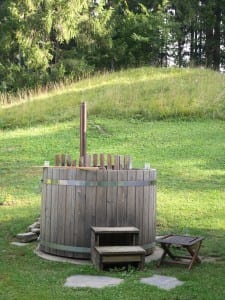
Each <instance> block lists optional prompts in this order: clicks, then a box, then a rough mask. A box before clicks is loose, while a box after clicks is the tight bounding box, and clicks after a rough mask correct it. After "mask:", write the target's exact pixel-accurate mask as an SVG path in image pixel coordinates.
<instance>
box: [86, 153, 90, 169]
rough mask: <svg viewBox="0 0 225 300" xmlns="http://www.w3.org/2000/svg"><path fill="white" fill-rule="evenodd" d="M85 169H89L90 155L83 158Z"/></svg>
mask: <svg viewBox="0 0 225 300" xmlns="http://www.w3.org/2000/svg"><path fill="white" fill-rule="evenodd" d="M85 167H91V155H89V154H87V155H86V156H85Z"/></svg>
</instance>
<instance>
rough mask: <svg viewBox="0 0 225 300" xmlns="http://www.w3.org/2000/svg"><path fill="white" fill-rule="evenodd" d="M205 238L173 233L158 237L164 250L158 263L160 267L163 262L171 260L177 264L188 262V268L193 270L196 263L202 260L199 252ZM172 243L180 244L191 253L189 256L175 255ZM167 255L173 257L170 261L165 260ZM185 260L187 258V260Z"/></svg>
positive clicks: (174, 244) (158, 241)
mask: <svg viewBox="0 0 225 300" xmlns="http://www.w3.org/2000/svg"><path fill="white" fill-rule="evenodd" d="M203 239H204V238H203V237H197V236H183V235H173V234H171V235H167V236H164V237H162V238H159V239H157V240H156V242H157V243H160V245H161V247H162V248H163V250H164V252H163V254H162V256H161V258H160V261H159V263H158V267H159V266H160V265H161V264H162V263H163V262H171V263H175V264H188V269H189V270H191V268H192V266H193V264H194V263H200V262H201V259H200V258H199V256H198V253H199V250H200V247H201V244H202V241H203ZM172 245H173V246H180V247H182V248H184V249H186V250H187V251H188V253H189V254H190V255H188V256H180V255H175V254H174V253H172V252H171V246H172ZM166 255H168V256H169V257H170V258H171V260H170V261H165V257H166ZM181 259H182V260H181ZM184 260H187V262H186V261H184Z"/></svg>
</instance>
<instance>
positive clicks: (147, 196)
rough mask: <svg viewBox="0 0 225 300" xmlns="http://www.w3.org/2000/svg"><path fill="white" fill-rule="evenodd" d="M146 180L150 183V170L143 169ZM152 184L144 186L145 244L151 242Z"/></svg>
mask: <svg viewBox="0 0 225 300" xmlns="http://www.w3.org/2000/svg"><path fill="white" fill-rule="evenodd" d="M143 176H144V178H143V179H144V181H145V182H146V183H148V182H149V181H150V171H149V170H143ZM150 217H151V212H150V185H148V184H146V185H145V186H144V195H143V244H145V245H146V244H148V243H149V238H150V230H149V224H150V220H149V219H150Z"/></svg>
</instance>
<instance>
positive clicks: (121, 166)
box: [119, 155, 124, 170]
mask: <svg viewBox="0 0 225 300" xmlns="http://www.w3.org/2000/svg"><path fill="white" fill-rule="evenodd" d="M119 157H120V164H119V169H120V170H124V155H120V156H119Z"/></svg>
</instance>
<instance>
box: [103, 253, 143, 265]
mask: <svg viewBox="0 0 225 300" xmlns="http://www.w3.org/2000/svg"><path fill="white" fill-rule="evenodd" d="M139 261H141V255H140V254H133V255H128V254H124V255H123V254H121V255H111V256H103V257H102V262H103V263H119V262H122V263H124V262H126V263H128V262H139Z"/></svg>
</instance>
